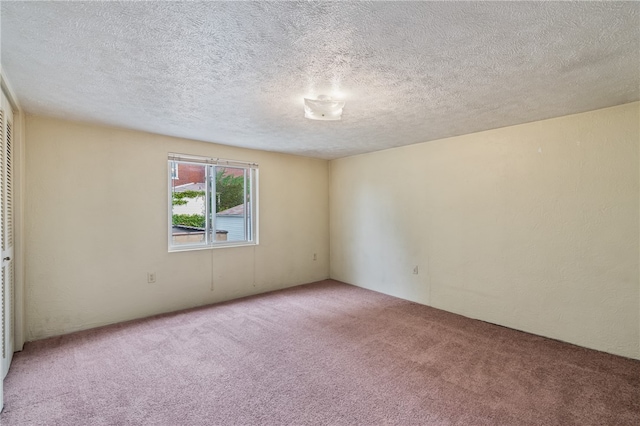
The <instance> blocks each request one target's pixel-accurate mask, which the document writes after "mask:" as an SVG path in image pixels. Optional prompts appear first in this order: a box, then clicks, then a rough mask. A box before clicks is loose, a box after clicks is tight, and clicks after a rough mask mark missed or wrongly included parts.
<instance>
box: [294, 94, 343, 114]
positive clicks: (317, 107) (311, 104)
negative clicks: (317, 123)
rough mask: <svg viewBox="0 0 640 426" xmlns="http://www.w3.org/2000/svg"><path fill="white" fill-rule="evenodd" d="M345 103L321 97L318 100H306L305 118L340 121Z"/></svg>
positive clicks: (324, 96)
mask: <svg viewBox="0 0 640 426" xmlns="http://www.w3.org/2000/svg"><path fill="white" fill-rule="evenodd" d="M342 108H344V101H338V100H335V99H332V98H331V97H330V96H326V95H320V96H318V99H308V98H304V116H305V118H309V119H311V120H340V119H341V118H342Z"/></svg>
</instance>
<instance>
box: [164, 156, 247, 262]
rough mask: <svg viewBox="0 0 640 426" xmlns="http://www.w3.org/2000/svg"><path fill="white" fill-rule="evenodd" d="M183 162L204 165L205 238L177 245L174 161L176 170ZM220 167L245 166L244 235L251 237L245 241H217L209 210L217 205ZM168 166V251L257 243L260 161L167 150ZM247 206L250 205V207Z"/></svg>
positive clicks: (241, 245)
mask: <svg viewBox="0 0 640 426" xmlns="http://www.w3.org/2000/svg"><path fill="white" fill-rule="evenodd" d="M180 163H184V164H194V165H199V166H203V167H204V168H205V169H204V171H205V184H206V185H205V187H206V190H205V200H204V201H205V212H204V215H205V231H204V242H197V243H191V244H189V243H187V244H180V245H175V244H173V184H174V183H175V179H174V177H173V173H172V164H176V166H175V170H176V174H177V170H178V167H179V164H180ZM217 167H228V168H235V169H244V188H245V189H244V191H243V193H244V194H247V189H248V195H249V196H248V197H246V198H248V199H246V198H245V203H244V205H245V217H244V228H245V236H247V235H248V238H247V239H245V240H242V241H217V240H216V229H215V223H216V220H217V219H216V213H215V212H213V213H212V212H210V211H209V210H211V209H210V206H212V205H215V200H216V197H217V194H216V189H215V180H216V179H215V174H216V168H217ZM167 170H168V179H167V180H168V182H169V184H168V189H169V191H168V217H167V224H168V227H167V229H168V242H167V243H168V250H169V252H181V251H191V250H207V249H215V248H223V247H244V246H256V245H258V230H259V228H258V222H259V221H258V193H259V188H258V185H259V183H258V182H259V179H258V164H257V163H254V162H245V161H236V160H225V159H221V158H213V157H203V156H195V155H187V154H176V153H168V156H167ZM247 207H248V208H247Z"/></svg>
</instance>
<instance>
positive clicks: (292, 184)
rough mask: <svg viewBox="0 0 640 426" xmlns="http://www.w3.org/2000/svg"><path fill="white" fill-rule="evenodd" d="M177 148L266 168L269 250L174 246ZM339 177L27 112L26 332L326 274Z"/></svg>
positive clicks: (259, 156)
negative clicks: (172, 187) (332, 183)
mask: <svg viewBox="0 0 640 426" xmlns="http://www.w3.org/2000/svg"><path fill="white" fill-rule="evenodd" d="M168 152H179V153H185V154H194V155H206V156H215V157H221V158H228V159H234V160H246V161H256V162H258V163H259V164H260V190H259V191H260V192H259V196H260V199H259V202H260V245H259V246H255V247H234V248H218V249H213V250H200V251H189V252H178V253H168V252H167V232H168V231H167V216H168V213H167V203H168V201H167V193H168V192H167V153H168ZM328 178H329V177H328V162H326V161H324V160H314V159H309V158H303V157H296V156H290V155H282V154H274V153H268V152H261V151H252V150H245V149H239V148H231V147H226V146H220V145H215V144H210V143H203V142H195V141H188V140H183V139H176V138H171V137H165V136H158V135H152V134H148V133H142V132H134V131H127V130H121V129H116V128H107V127H98V126H92V125H87V124H79V123H74V122H67V121H60V120H56V119H50V118H42V117H34V116H28V117H27V123H26V206H25V207H26V213H25V224H26V226H25V243H26V253H25V256H26V260H27V265H26V292H27V294H26V318H27V339H28V340H33V339H38V338H42V337H45V336H51V335H57V334H62V333H67V332H70V331H74V330H79V329H85V328H91V327H95V326H99V325H103V324H108V323H114V322H119V321H123V320H129V319H133V318H139V317H144V316H148V315H152V314H156V313H160V312H167V311H173V310H178V309H182V308H187V307H191V306H197V305H204V304H208V303H212V302H217V301H221V300H227V299H231V298H236V297H240V296H245V295H249V294H255V293H261V292H265V291H269V290H275V289H279V288H283V287H287V286H293V285H297V284H303V283H308V282H312V281H317V280H321V279H325V278H327V276H328V272H329V240H328V236H329V230H328V227H329V221H328V198H329V196H328ZM314 253H317V260H316V261H313V254H314ZM147 272H156V274H157V282H156V283H155V284H148V283H147ZM212 285H213V291H212Z"/></svg>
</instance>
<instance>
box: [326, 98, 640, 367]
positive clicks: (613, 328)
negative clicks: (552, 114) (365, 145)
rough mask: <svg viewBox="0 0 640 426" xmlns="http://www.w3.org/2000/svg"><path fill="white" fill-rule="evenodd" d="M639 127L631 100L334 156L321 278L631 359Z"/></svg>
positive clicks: (638, 338)
mask: <svg viewBox="0 0 640 426" xmlns="http://www.w3.org/2000/svg"><path fill="white" fill-rule="evenodd" d="M639 119H640V117H639V104H638V103H633V104H627V105H622V106H618V107H614V108H608V109H603V110H599V111H593V112H588V113H583V114H577V115H572V116H567V117H561V118H556V119H551V120H545V121H540V122H534V123H529V124H524V125H519V126H513V127H508V128H503V129H497V130H492V131H487V132H482V133H476V134H471V135H466V136H461V137H454V138H449V139H445V140H438V141H433V142H428V143H423V144H419V145H413V146H408V147H403V148H396V149H391V150H387V151H382V152H377V153H372V154H367V155H361V156H355V157H349V158H344V159H339V160H335V161H332V162H331V182H330V194H331V201H330V223H331V239H330V240H331V262H330V265H331V273H330V275H331V277H332V278H335V279H338V280H342V281H345V282H348V283H351V284H355V285H358V286H362V287H366V288H370V289H373V290H377V291H380V292H383V293H388V294H391V295H394V296H398V297H402V298H406V299H409V300H413V301H416V302H420V303H424V304H427V305H431V306H434V307H436V308H441V309H445V310H447V311H452V312H456V313H460V314H462V315H465V316H468V317H472V318H479V319H482V320H485V321H489V322H492V323H496V324H501V325H505V326H508V327H513V328H516V329H519V330H524V331H528V332H531V333H535V334H539V335H543V336H548V337H552V338H556V339H560V340H564V341H567V342H571V343H575V344H578V345H582V346H586V347H589V348H594V349H599V350H603V351H607V352H612V353H615V354H620V355H624V356H628V357H634V358H640V331H639V325H640V318H639V316H640V315H639V313H640V309H639V306H640V301H639V286H640V285H639V276H638V259H639V253H638V242H639V241H638V239H639V229H638V218H639V216H640V212H639V208H638V200H639V186H638V183H639V182H638V173H639V171H638V158H639V153H638V145H639V140H640V135H639V129H638V126H639ZM415 266H418V274H417V275H414V274H413V273H412V272H413V268H414V267H415Z"/></svg>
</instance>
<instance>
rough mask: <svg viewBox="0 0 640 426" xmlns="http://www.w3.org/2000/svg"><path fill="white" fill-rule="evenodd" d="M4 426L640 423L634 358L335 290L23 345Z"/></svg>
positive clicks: (311, 288)
mask: <svg viewBox="0 0 640 426" xmlns="http://www.w3.org/2000/svg"><path fill="white" fill-rule="evenodd" d="M0 423H1V424H2V425H3V426H8V425H167V426H169V425H279V424H289V425H379V424H385V425H638V424H640V361H634V360H630V359H626V358H622V357H618V356H614V355H610V354H606V353H602V352H597V351H593V350H589V349H584V348H580V347H577V346H573V345H570V344H566V343H562V342H558V341H555V340H550V339H546V338H543V337H539V336H534V335H531V334H527V333H522V332H518V331H515V330H511V329H507V328H504V327H499V326H496V325H492V324H488V323H484V322H481V321H476V320H471V319H468V318H465V317H462V316H459V315H454V314H451V313H447V312H444V311H441V310H437V309H433V308H430V307H427V306H423V305H419V304H416V303H412V302H408V301H405V300H401V299H396V298H393V297H390V296H386V295H382V294H379V293H375V292H372V291H368V290H364V289H361V288H357V287H353V286H349V285H346V284H342V283H339V282H336V281H331V280H327V281H322V282H319V283H313V284H308V285H304V286H299V287H294V288H290V289H287V290H282V291H277V292H273V293H268V294H263V295H259V296H253V297H248V298H245V299H240V300H235V301H231V302H226V303H221V304H217V305H212V306H207V307H203V308H196V309H191V310H188V311H183V312H178V313H173V314H165V315H161V316H157V317H153V318H147V319H143V320H137V321H133V322H128V323H123V324H117V325H112V326H108V327H103V328H100V329H93V330H88V331H83V332H79V333H74V334H70V335H66V336H60V337H55V338H50V339H46V340H40V341H36V342H32V343H28V344H27V345H25V348H24V350H23V351H22V352H20V353H16V354H15V357H14V360H13V364H12V367H11V370H10V372H9V374H8V376H7V378H6V379H5V411H4V412H3V413H2V414H0Z"/></svg>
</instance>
